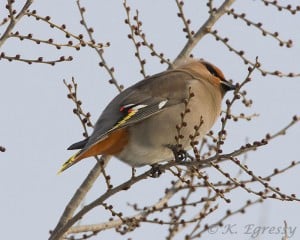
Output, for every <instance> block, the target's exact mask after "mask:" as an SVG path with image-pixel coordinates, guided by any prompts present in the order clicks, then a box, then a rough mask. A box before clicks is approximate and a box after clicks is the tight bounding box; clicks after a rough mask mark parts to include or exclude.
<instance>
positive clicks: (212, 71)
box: [204, 63, 220, 78]
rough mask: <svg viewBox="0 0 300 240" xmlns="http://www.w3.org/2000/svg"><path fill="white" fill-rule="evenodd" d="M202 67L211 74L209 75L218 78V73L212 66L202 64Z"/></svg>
mask: <svg viewBox="0 0 300 240" xmlns="http://www.w3.org/2000/svg"><path fill="white" fill-rule="evenodd" d="M204 66H205V67H206V69H207V70H208V71H209V72H210V73H211V75H213V76H215V77H219V78H220V75H219V74H218V72H217V71H216V69H215V68H214V67H213V66H212V65H210V64H209V63H204Z"/></svg>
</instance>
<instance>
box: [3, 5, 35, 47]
mask: <svg viewBox="0 0 300 240" xmlns="http://www.w3.org/2000/svg"><path fill="white" fill-rule="evenodd" d="M7 2H8V3H7V4H8V7H9V13H10V16H9V17H10V22H9V25H8V26H7V28H6V30H5V32H4V33H3V34H2V36H1V37H0V48H1V47H2V45H3V44H4V42H5V41H6V40H7V39H8V38H9V37H10V34H11V31H12V30H13V29H14V27H15V26H16V24H17V23H18V21H20V19H21V18H22V17H23V16H24V15H25V14H26V11H27V10H28V8H29V7H30V5H31V4H32V3H33V0H27V1H26V2H25V4H24V6H23V7H22V9H21V10H20V12H19V13H18V14H17V16H16V17H14V14H13V13H12V12H13V11H12V4H13V2H12V1H11V0H8V1H7Z"/></svg>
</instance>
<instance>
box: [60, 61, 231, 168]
mask: <svg viewBox="0 0 300 240" xmlns="http://www.w3.org/2000/svg"><path fill="white" fill-rule="evenodd" d="M233 89H235V87H234V86H233V85H232V84H231V83H230V82H228V81H226V80H225V78H224V75H223V73H222V72H221V70H220V69H219V68H217V67H216V66H214V65H212V64H210V63H208V62H205V61H203V60H190V61H189V62H187V63H185V64H182V65H181V66H178V67H176V68H175V69H172V70H167V71H164V72H161V73H158V74H156V75H153V76H151V77H147V78H146V79H144V80H142V81H140V82H138V83H136V84H134V85H133V86H131V87H129V88H127V89H126V90H124V91H123V92H121V93H120V94H119V95H117V96H116V97H115V98H114V99H113V100H112V101H111V102H110V103H109V104H108V106H107V107H106V108H105V109H104V111H103V112H102V114H101V116H100V117H99V119H98V121H97V122H96V125H95V128H94V131H93V133H92V134H91V136H90V137H89V138H87V139H85V140H83V141H80V142H77V143H74V144H73V145H71V146H70V147H69V148H68V149H69V150H70V149H81V150H80V151H79V152H77V153H76V154H75V155H73V156H72V157H71V158H70V159H69V160H68V161H66V162H65V163H64V164H63V166H62V167H61V169H60V170H59V172H62V171H64V170H66V169H67V168H69V167H70V166H72V165H73V164H75V163H77V162H78V161H80V160H81V159H84V158H87V157H90V156H96V155H102V154H105V155H113V156H115V157H117V158H118V159H120V160H121V161H123V162H125V163H127V164H129V165H130V166H133V167H139V166H143V165H147V164H149V165H151V164H155V163H158V162H161V161H166V160H171V159H172V158H173V157H174V155H173V150H172V147H170V146H176V140H175V136H176V135H177V134H178V133H177V131H176V125H178V124H180V123H181V113H182V112H184V110H185V104H184V102H186V100H187V99H188V98H189V95H191V93H190V92H192V94H193V96H192V97H191V98H190V100H189V102H188V103H187V104H188V105H187V107H188V108H189V109H190V112H188V113H187V114H186V115H185V118H184V121H185V122H186V123H187V125H186V126H185V127H183V128H182V129H181V135H183V136H184V138H183V139H181V141H180V144H182V148H183V149H185V150H188V149H189V148H191V146H190V139H189V135H190V134H193V133H195V129H194V127H195V126H198V125H199V123H200V121H201V119H202V121H203V123H202V125H201V127H200V129H199V131H198V132H199V133H200V135H199V138H201V137H203V136H204V135H205V134H206V133H207V132H208V131H209V130H210V129H211V127H212V126H213V124H214V123H215V121H216V119H217V118H218V116H219V115H220V111H221V101H222V98H223V96H224V94H225V93H226V92H227V91H229V90H233Z"/></svg>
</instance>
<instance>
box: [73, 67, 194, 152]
mask: <svg viewBox="0 0 300 240" xmlns="http://www.w3.org/2000/svg"><path fill="white" fill-rule="evenodd" d="M192 79H193V76H191V75H190V74H188V73H186V72H185V71H180V70H170V71H166V72H162V73H160V74H156V75H154V76H152V77H149V78H146V79H144V80H142V81H140V82H138V83H137V84H135V85H133V86H132V87H130V88H127V89H126V90H124V91H123V92H121V93H120V94H119V95H118V96H116V97H115V98H114V99H113V100H112V101H111V102H110V103H109V104H108V106H107V107H106V108H105V110H104V111H103V112H102V114H101V116H100V117H99V119H98V121H97V122H96V124H95V128H94V132H93V133H92V135H91V136H90V137H89V139H88V141H87V143H86V144H85V146H84V148H85V149H86V148H88V147H89V146H91V145H93V144H95V143H96V142H99V141H101V140H102V139H105V138H106V137H107V136H108V135H109V134H110V133H111V132H113V131H115V130H117V129H120V128H124V127H127V126H130V125H132V124H135V123H137V122H139V121H142V120H144V119H146V118H149V117H151V116H153V115H155V114H158V113H159V112H161V111H163V110H165V109H167V108H168V107H171V106H174V105H177V104H182V103H183V101H184V99H187V98H188V87H187V81H188V80H192ZM73 145H74V144H73ZM73 145H72V146H73ZM75 145H76V143H75ZM72 146H71V147H72Z"/></svg>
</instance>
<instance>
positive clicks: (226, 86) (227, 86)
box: [221, 79, 236, 92]
mask: <svg viewBox="0 0 300 240" xmlns="http://www.w3.org/2000/svg"><path fill="white" fill-rule="evenodd" d="M221 85H222V88H223V89H224V90H225V92H227V91H231V90H235V89H236V86H235V85H233V84H232V83H230V82H229V81H227V80H225V79H222V80H221Z"/></svg>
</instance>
